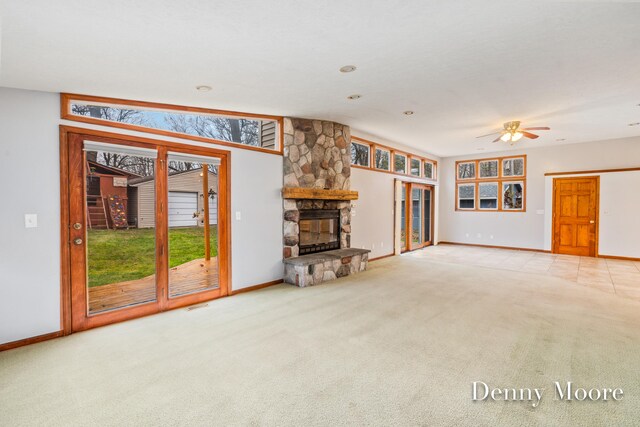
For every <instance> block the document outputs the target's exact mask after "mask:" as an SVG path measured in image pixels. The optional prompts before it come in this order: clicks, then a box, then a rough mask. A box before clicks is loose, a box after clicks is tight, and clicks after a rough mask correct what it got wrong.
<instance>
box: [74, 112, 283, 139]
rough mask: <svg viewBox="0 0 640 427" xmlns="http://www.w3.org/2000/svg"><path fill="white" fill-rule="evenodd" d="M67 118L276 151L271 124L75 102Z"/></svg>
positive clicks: (269, 121)
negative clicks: (132, 126) (115, 123)
mask: <svg viewBox="0 0 640 427" xmlns="http://www.w3.org/2000/svg"><path fill="white" fill-rule="evenodd" d="M71 114H73V115H76V116H87V117H92V118H95V119H100V120H106V121H110V122H120V123H127V124H131V125H136V126H142V127H146V128H151V129H159V130H165V131H170V132H176V133H182V134H187V135H196V136H201V137H204V138H211V139H217V140H220V141H227V142H236V143H238V144H243V145H251V146H254V147H262V148H270V149H275V148H276V134H277V132H276V130H277V126H276V122H275V121H273V120H261V119H248V118H235V117H224V116H214V115H210V114H187V113H181V112H178V111H159V110H145V109H142V108H139V107H135V108H132V107H126V106H104V105H94V104H85V103H81V102H77V101H76V102H72V103H71Z"/></svg>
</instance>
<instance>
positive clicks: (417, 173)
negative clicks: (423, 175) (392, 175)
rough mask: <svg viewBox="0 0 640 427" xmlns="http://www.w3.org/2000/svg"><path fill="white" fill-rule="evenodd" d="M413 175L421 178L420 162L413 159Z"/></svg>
mask: <svg viewBox="0 0 640 427" xmlns="http://www.w3.org/2000/svg"><path fill="white" fill-rule="evenodd" d="M411 175H413V176H420V160H419V159H411Z"/></svg>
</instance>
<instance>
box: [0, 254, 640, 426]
mask: <svg viewBox="0 0 640 427" xmlns="http://www.w3.org/2000/svg"><path fill="white" fill-rule="evenodd" d="M639 367H640V303H639V302H638V301H634V300H630V299H623V298H616V297H615V296H614V295H610V294H607V293H604V292H600V291H598V290H594V289H590V288H588V287H585V286H579V285H577V284H576V283H574V282H571V281H567V280H564V279H561V278H556V277H550V276H544V275H539V274H536V273H527V272H517V271H506V270H498V269H492V268H486V267H479V266H464V265H457V264H453V263H446V262H440V261H438V262H435V261H430V260H427V259H424V258H422V259H421V258H417V257H407V256H402V257H393V258H386V259H383V260H380V261H376V262H373V263H371V264H370V270H369V271H366V272H363V273H361V274H358V275H356V276H352V277H348V278H344V279H341V280H338V281H334V282H330V283H325V284H323V285H320V286H316V287H310V288H304V289H299V288H295V287H291V286H289V285H284V284H283V285H277V286H273V287H270V288H266V289H263V290H260V291H255V292H250V293H246V294H240V295H236V296H233V297H230V298H223V299H219V300H216V301H212V302H209V303H208V306H207V307H203V308H199V309H196V310H192V311H187V310H185V309H181V310H176V311H171V312H167V313H163V314H159V315H155V316H150V317H146V318H143V319H137V320H133V321H129V322H124V323H120V324H116V325H111V326H107V327H103V328H99V329H95V330H92V331H87V332H83V333H78V334H74V335H71V336H69V337H65V338H61V339H56V340H52V341H48V342H44V343H41V344H36V345H32V346H27V347H23V348H19V349H16V350H11V351H7V352H3V353H0V425H2V426H49V425H51V426H93V425H104V426H146V425H149V426H151V425H153V426H159V425H184V426H192V425H193V426H206V425H274V426H275V425H296V426H301V425H304V426H307V425H308V426H315V425H331V426H336V425H384V426H389V425H443V426H463V425H505V426H507V425H509V426H511V425H633V424H636V423H638V420H640V368H639ZM474 381H483V382H485V383H487V384H488V385H490V386H493V387H500V388H525V387H528V388H534V387H535V388H544V389H545V392H544V396H543V399H542V401H541V403H540V405H539V406H538V407H537V408H533V407H532V406H531V403H530V402H504V401H478V402H473V401H472V399H471V397H472V396H471V385H472V382H474ZM554 381H561V382H566V381H572V382H573V383H574V384H575V387H586V388H592V387H597V388H602V387H608V388H616V387H619V388H622V389H623V390H624V398H623V399H622V400H621V401H617V402H616V401H607V402H602V401H597V402H591V401H583V402H578V401H571V402H567V401H558V400H556V398H555V396H554V390H553V382H554ZM636 425H637V424H636Z"/></svg>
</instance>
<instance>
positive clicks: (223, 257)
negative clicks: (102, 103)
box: [59, 125, 231, 335]
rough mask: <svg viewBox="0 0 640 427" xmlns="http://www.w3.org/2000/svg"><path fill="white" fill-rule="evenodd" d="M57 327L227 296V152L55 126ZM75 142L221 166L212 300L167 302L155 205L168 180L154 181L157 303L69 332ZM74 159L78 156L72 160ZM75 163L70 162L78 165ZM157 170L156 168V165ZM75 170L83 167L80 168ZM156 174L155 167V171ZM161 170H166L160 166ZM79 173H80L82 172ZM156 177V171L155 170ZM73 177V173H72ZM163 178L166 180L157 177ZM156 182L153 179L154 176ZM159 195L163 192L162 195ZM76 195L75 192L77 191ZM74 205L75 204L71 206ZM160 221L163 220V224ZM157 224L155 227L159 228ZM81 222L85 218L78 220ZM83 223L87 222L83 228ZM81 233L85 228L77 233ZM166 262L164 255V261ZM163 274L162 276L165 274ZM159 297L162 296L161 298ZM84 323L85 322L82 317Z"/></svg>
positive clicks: (204, 295)
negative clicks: (179, 155)
mask: <svg viewBox="0 0 640 427" xmlns="http://www.w3.org/2000/svg"><path fill="white" fill-rule="evenodd" d="M59 129H60V237H61V240H60V255H61V259H60V263H61V264H60V267H61V270H60V271H61V273H60V298H61V301H60V305H61V310H60V323H61V329H62V333H63V334H64V335H68V334H70V333H72V332H73V331H74V330H82V329H88V328H92V327H97V326H102V325H105V324H110V323H115V322H119V321H123V320H129V319H132V318H138V317H142V316H145V315H149V314H153V313H157V312H160V311H165V310H170V309H173V308H178V307H184V306H187V305H192V304H196V303H199V302H202V301H207V300H211V299H215V298H219V297H223V296H227V295H229V294H230V290H231V286H230V284H231V221H230V218H231V175H230V170H231V153H230V152H229V151H226V150H220V149H216V148H209V147H201V146H193V145H188V144H182V143H176V142H169V141H162V140H158V139H151V138H144V137H138V136H131V135H123V134H118V133H111V132H105V131H100V130H94V129H86V128H79V127H71V126H65V125H61V126H60V128H59ZM78 139H80V140H81V141H84V140H86V139H89V140H91V141H96V142H105V143H113V144H120V145H122V144H123V143H125V144H127V145H130V146H134V147H142V148H154V149H157V150H158V158H159V159H163V158H164V155H165V154H166V153H167V151H174V152H183V153H191V154H196V155H202V156H214V157H218V158H220V166H219V171H220V173H219V174H218V194H219V199H218V200H219V206H218V247H219V248H220V250H219V253H218V268H219V270H218V277H219V288H218V289H217V290H215V291H217V292H215V294H216V295H213V296H212V293H213V291H206V292H201V293H194V294H192V295H186V296H182V297H178V298H173V299H172V298H169V297H168V295H169V289H168V288H169V287H168V269H166V268H164V267H165V266H166V265H165V264H166V261H165V260H164V258H165V256H164V255H162V256H159V254H160V251H164V252H163V253H166V252H167V245H168V242H167V229H166V227H165V226H164V225H163V223H164V222H168V218H167V217H166V215H165V216H164V217H163V216H162V215H163V214H162V213H161V212H160V209H159V208H158V207H159V205H160V203H164V205H165V206H166V202H167V198H168V193H167V191H164V190H166V186H167V182H166V181H167V179H166V177H164V178H160V177H157V178H156V186H157V191H159V194H160V195H161V197H158V198H157V199H158V200H156V227H157V228H158V233H159V235H160V236H161V241H160V242H156V262H157V264H156V281H157V283H158V282H159V283H161V284H163V286H161V287H157V295H156V301H155V302H153V303H152V304H150V303H143V304H140V305H137V306H134V307H132V308H130V309H127V311H126V315H123V313H122V310H114V311H111V312H105V313H100V314H99V315H95V317H93V318H94V319H98V320H95V321H92V322H89V323H88V324H84V325H82V324H76V325H75V326H76V327H75V328H74V324H73V323H74V322H73V318H72V303H73V299H74V298H78V295H73V294H72V287H71V275H72V271H73V268H78V269H79V268H84V265H83V266H78V265H72V261H71V240H72V239H74V238H75V237H78V236H79V235H78V236H74V231H75V230H73V229H72V227H71V221H72V219H71V217H70V214H71V203H72V202H74V200H72V198H71V191H73V189H72V188H71V187H70V177H71V173H72V170H71V165H70V160H71V159H70V158H69V156H70V155H73V153H72V151H73V150H70V148H71V147H70V145H71V144H72V143H78V142H77V141H78ZM75 157H77V156H75ZM77 160H78V159H77V158H76V159H74V161H76V162H77ZM157 163H158V164H159V163H161V162H157ZM77 167H82V162H81V164H80V165H76V168H77ZM156 167H157V168H158V166H156ZM162 167H165V166H164V165H163V166H162ZM81 169H82V168H81ZM156 171H157V172H158V171H159V169H156ZM75 172H76V173H78V171H77V170H75ZM162 174H165V173H164V172H162ZM157 176H158V174H157ZM163 189H164V190H163ZM77 190H78V189H76V191H77ZM75 202H76V203H77V200H75ZM76 209H77V207H76ZM81 212H82V215H83V216H84V215H85V209H84V208H83V209H82V210H81ZM162 218H164V219H162ZM158 220H160V222H158ZM83 221H84V218H83ZM84 223H86V221H85V222H84ZM165 225H166V224H165ZM82 232H83V233H84V232H85V230H84V227H83V229H82ZM167 256H168V255H167ZM165 270H166V271H165ZM161 293H162V294H161ZM86 317H87V318H88V317H89V316H86Z"/></svg>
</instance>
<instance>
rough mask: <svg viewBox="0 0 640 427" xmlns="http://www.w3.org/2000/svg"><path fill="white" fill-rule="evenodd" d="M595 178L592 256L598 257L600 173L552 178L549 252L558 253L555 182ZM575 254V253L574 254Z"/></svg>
mask: <svg viewBox="0 0 640 427" xmlns="http://www.w3.org/2000/svg"><path fill="white" fill-rule="evenodd" d="M585 178H589V179H595V181H596V219H595V221H596V223H595V226H596V231H595V239H596V241H595V249H594V257H596V258H598V257H599V256H600V255H599V254H600V249H599V244H600V175H588V176H572V177H564V178H553V182H552V183H551V185H552V189H553V190H552V195H551V253H553V254H557V253H558V245H559V241H558V239H557V238H556V208H557V206H556V191H557V185H556V183H557V182H559V181H569V180H575V179H585ZM576 256H577V255H576Z"/></svg>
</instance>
